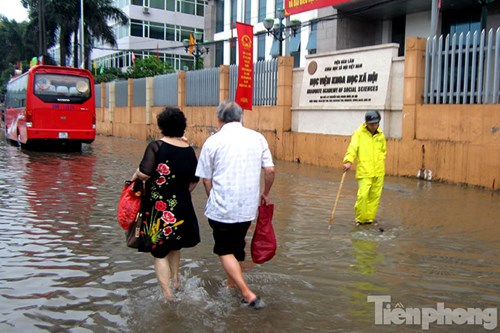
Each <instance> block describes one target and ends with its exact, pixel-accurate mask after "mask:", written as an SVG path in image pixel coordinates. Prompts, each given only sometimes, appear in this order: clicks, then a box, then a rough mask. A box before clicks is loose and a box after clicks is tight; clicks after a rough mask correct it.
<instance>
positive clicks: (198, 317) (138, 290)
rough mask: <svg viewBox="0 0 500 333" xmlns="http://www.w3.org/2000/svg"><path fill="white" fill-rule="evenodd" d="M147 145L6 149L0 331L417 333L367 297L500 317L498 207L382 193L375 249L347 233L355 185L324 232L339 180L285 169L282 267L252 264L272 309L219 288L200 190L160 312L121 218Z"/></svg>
mask: <svg viewBox="0 0 500 333" xmlns="http://www.w3.org/2000/svg"><path fill="white" fill-rule="evenodd" d="M145 145H146V143H145V142H143V141H137V140H126V139H118V138H110V137H98V138H97V140H96V141H95V142H94V143H93V144H92V145H90V146H84V149H83V151H82V152H75V153H57V152H50V153H41V152H36V151H24V150H19V149H18V148H17V147H14V146H10V145H7V144H6V143H5V142H3V141H0V170H2V172H0V258H1V265H0V313H1V314H2V317H1V320H0V331H2V332H16V333H17V332H38V331H40V332H41V331H49V332H69V331H71V332H75V331H76V332H142V331H147V332H149V331H155V332H166V331H168V332H259V333H262V332H287V331H301V332H303V331H305V332H317V331H319V332H414V331H415V330H420V327H419V326H415V325H392V326H383V325H382V326H376V325H374V305H373V303H368V302H367V300H366V298H367V296H369V295H390V296H391V297H392V302H393V307H394V304H402V305H404V306H405V307H416V308H418V307H425V306H430V307H432V306H434V307H435V305H436V303H437V302H445V304H446V306H449V307H478V308H487V307H497V306H498V304H499V303H500V296H499V293H498V290H499V288H500V259H498V252H499V250H500V244H499V242H498V236H499V233H500V226H499V224H498V223H497V221H498V216H499V215H500V205H499V196H498V194H493V195H492V193H491V192H489V191H483V190H479V189H474V188H462V187H459V186H453V185H445V184H439V183H429V182H425V181H421V180H415V179H404V178H392V177H387V179H386V185H385V189H384V194H383V196H382V201H381V205H380V209H379V215H380V222H381V224H382V225H383V227H384V229H385V232H383V233H380V232H379V231H378V230H376V229H375V230H372V229H364V228H361V229H360V228H353V226H352V221H353V219H354V211H353V205H354V202H355V199H356V189H357V184H356V181H355V180H354V179H352V178H346V181H345V183H344V187H343V190H342V195H341V198H340V201H339V205H338V207H337V211H336V216H335V224H334V225H333V228H332V230H330V231H328V228H327V227H328V220H329V217H330V212H331V208H332V204H333V202H334V200H335V195H336V190H337V188H338V184H339V181H340V178H341V177H340V176H341V171H340V170H331V169H326V168H320V167H313V166H307V165H301V164H294V163H284V162H277V170H278V174H277V178H276V183H275V186H274V188H273V191H272V198H273V200H274V202H275V204H276V209H275V216H274V226H275V232H276V235H277V239H278V246H279V247H278V251H277V254H276V257H275V258H274V259H273V260H272V261H271V262H269V263H266V264H264V265H254V264H252V263H250V262H247V263H246V268H247V270H246V273H245V274H246V276H247V280H248V282H249V283H250V284H251V286H252V289H255V290H256V291H257V293H258V294H260V295H261V296H263V298H264V300H265V301H266V303H267V304H268V307H267V308H266V309H264V310H262V311H253V310H252V311H249V309H245V308H240V307H239V299H238V298H239V297H238V295H237V293H236V292H235V291H233V290H227V289H226V288H225V278H226V277H225V274H224V272H223V271H222V269H221V268H220V265H219V262H218V258H217V256H216V255H214V254H212V247H213V241H212V236H211V230H210V227H209V226H208V223H207V222H206V219H205V218H204V216H203V207H204V205H205V202H206V195H205V193H204V191H203V188H202V186H199V187H198V188H197V189H196V190H195V192H194V193H193V201H194V204H195V208H196V212H197V214H198V218H199V221H200V229H201V236H202V242H201V243H200V245H199V246H197V247H195V248H193V249H186V250H185V251H183V255H182V257H183V259H182V261H181V266H182V267H181V272H182V279H181V280H182V284H183V287H182V288H181V290H180V291H179V292H178V294H177V297H178V299H179V301H178V302H175V303H173V304H168V303H165V302H164V301H163V299H162V298H161V297H158V295H159V294H161V293H159V289H158V288H159V287H158V285H157V283H156V279H155V276H154V272H153V265H152V263H153V261H152V258H151V257H150V256H149V255H147V254H140V253H136V252H134V251H133V250H131V249H129V248H127V247H126V246H125V243H124V235H123V232H122V231H121V230H120V229H119V227H118V224H117V222H116V218H115V216H116V204H117V201H118V197H119V195H120V191H121V186H122V184H123V180H125V179H126V178H127V177H129V176H130V175H131V174H132V171H133V170H134V169H135V168H136V167H137V164H138V163H139V161H140V159H141V157H142V154H143V151H144V147H145ZM250 236H251V235H249V238H248V243H249V241H250ZM431 329H432V330H433V331H437V332H447V331H453V332H480V331H483V329H482V327H481V326H477V325H476V326H470V325H469V326H467V325H463V326H458V325H455V326H453V327H452V328H450V326H447V327H443V326H438V325H431Z"/></svg>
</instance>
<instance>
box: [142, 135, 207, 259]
mask: <svg viewBox="0 0 500 333" xmlns="http://www.w3.org/2000/svg"><path fill="white" fill-rule="evenodd" d="M197 163H198V160H197V158H196V154H195V152H194V149H193V148H192V147H177V146H174V145H171V144H169V143H167V142H164V141H161V140H158V141H153V142H151V143H149V144H148V146H147V148H146V152H145V153H144V157H143V159H142V161H141V164H140V166H139V170H140V171H141V172H142V173H144V174H146V175H148V176H150V177H151V178H149V179H148V180H147V181H146V192H145V193H146V195H145V198H144V199H143V201H142V207H141V212H142V225H141V236H140V240H139V251H140V252H151V254H152V255H153V256H155V257H157V258H163V257H165V256H166V255H167V254H168V252H169V251H172V250H180V249H181V248H186V247H193V246H195V245H196V244H198V243H199V242H200V231H199V227H198V219H197V218H196V213H195V211H194V207H193V203H192V201H191V193H190V192H189V185H190V183H193V182H198V180H199V178H198V177H196V176H195V171H196V165H197Z"/></svg>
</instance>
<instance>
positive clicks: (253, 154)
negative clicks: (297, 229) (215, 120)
mask: <svg viewBox="0 0 500 333" xmlns="http://www.w3.org/2000/svg"><path fill="white" fill-rule="evenodd" d="M272 166H274V164H273V158H272V156H271V151H270V150H269V146H268V144H267V141H266V139H265V138H264V136H263V135H262V134H260V133H258V132H256V131H254V130H251V129H248V128H245V127H243V125H242V124H241V123H239V122H231V123H227V124H225V125H224V126H222V128H221V130H220V131H219V132H218V133H216V134H214V135H212V136H210V137H209V138H208V139H207V140H206V141H205V143H204V144H203V147H202V149H201V153H200V157H199V160H198V167H197V168H196V176H198V177H200V178H205V179H211V180H212V189H211V191H210V195H209V197H208V201H207V205H206V207H205V216H206V217H208V218H209V219H212V220H214V221H217V222H223V223H237V222H248V221H252V220H253V219H255V217H256V215H257V207H258V205H259V198H260V173H261V169H262V168H263V167H272Z"/></svg>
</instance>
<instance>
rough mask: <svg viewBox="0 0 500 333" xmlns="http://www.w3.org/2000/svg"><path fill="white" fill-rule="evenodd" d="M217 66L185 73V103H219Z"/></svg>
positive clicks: (188, 104)
mask: <svg viewBox="0 0 500 333" xmlns="http://www.w3.org/2000/svg"><path fill="white" fill-rule="evenodd" d="M219 82H220V70H219V68H207V69H202V70H197V71H189V72H187V73H186V105H187V106H217V105H218V104H219Z"/></svg>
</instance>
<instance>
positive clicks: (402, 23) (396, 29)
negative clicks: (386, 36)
mask: <svg viewBox="0 0 500 333" xmlns="http://www.w3.org/2000/svg"><path fill="white" fill-rule="evenodd" d="M405 29H406V17H405V16H401V17H396V18H394V19H393V20H392V36H391V42H392V43H397V44H399V49H398V55H399V56H400V57H401V56H403V55H404V53H405Z"/></svg>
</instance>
